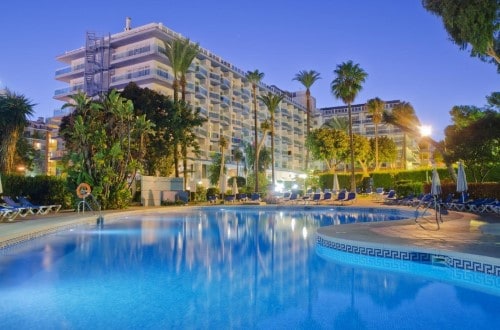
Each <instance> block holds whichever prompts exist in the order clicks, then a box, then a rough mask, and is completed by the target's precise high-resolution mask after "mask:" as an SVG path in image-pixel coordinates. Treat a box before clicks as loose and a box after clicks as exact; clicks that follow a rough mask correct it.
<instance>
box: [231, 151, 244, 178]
mask: <svg viewBox="0 0 500 330" xmlns="http://www.w3.org/2000/svg"><path fill="white" fill-rule="evenodd" d="M233 159H234V161H235V162H236V176H237V177H238V176H240V172H239V171H240V162H241V161H242V160H244V157H243V152H242V151H241V150H240V149H236V150H234V154H233Z"/></svg>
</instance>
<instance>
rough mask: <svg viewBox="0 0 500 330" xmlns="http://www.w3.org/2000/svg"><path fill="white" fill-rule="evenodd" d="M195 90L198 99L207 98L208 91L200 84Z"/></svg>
mask: <svg viewBox="0 0 500 330" xmlns="http://www.w3.org/2000/svg"><path fill="white" fill-rule="evenodd" d="M194 92H195V97H196V98H197V99H206V98H207V95H208V91H207V90H206V89H205V88H203V87H201V86H199V85H198V86H195V88H194Z"/></svg>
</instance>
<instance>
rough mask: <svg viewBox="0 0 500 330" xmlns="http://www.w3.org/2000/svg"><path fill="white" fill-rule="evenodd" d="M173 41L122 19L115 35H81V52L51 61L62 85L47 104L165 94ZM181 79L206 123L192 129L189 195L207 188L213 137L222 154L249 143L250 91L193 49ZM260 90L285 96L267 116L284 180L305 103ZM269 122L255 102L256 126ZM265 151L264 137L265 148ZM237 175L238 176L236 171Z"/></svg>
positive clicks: (238, 73) (299, 148)
mask: <svg viewBox="0 0 500 330" xmlns="http://www.w3.org/2000/svg"><path fill="white" fill-rule="evenodd" d="M174 38H184V37H183V36H182V35H180V34H179V33H177V32H174V31H172V30H170V29H169V28H167V27H165V26H164V25H163V24H161V23H151V24H147V25H144V26H140V27H137V28H131V27H130V20H129V19H127V21H126V26H125V31H123V32H120V33H116V34H113V35H108V36H105V37H99V36H97V35H95V34H94V33H87V34H86V42H85V46H84V47H81V48H79V49H75V50H71V51H68V52H66V53H64V54H62V55H60V56H58V57H57V59H58V60H59V61H60V62H63V63H65V64H66V65H67V67H64V68H61V69H59V70H57V71H56V74H55V78H56V79H57V80H59V81H62V82H64V83H67V84H68V87H66V88H63V89H59V90H56V91H55V95H54V98H55V99H57V100H60V101H63V102H69V101H70V96H71V95H73V94H75V93H77V92H78V91H84V92H86V93H87V94H88V95H96V94H98V93H102V92H107V91H108V90H111V89H117V90H122V89H123V88H124V87H125V86H126V85H127V84H128V83H130V82H134V83H136V84H137V85H138V86H140V87H142V88H145V87H148V88H150V89H152V90H155V91H157V92H160V93H162V94H164V95H169V96H172V95H173V89H172V82H173V72H172V69H171V67H170V65H169V61H168V59H167V57H166V56H165V55H164V50H165V48H164V47H165V46H164V42H165V41H169V40H172V39H174ZM252 70H253V69H252ZM186 78H187V91H188V95H187V101H188V102H189V103H190V104H191V105H192V106H193V107H196V108H198V109H199V110H200V112H201V115H202V116H203V117H205V118H207V122H206V123H205V124H204V125H203V127H200V128H198V129H197V131H196V135H197V137H198V142H199V144H200V149H201V155H200V156H199V157H197V158H196V159H195V158H194V157H191V159H190V160H189V164H188V166H189V172H190V173H192V174H190V175H189V176H190V177H189V179H188V186H190V188H191V189H194V187H195V185H196V183H198V182H200V181H202V182H203V184H204V185H205V186H208V179H207V176H208V173H207V168H208V165H209V164H210V162H211V155H212V153H214V152H219V144H218V143H219V139H220V136H221V135H222V136H224V137H225V138H226V140H227V141H229V145H228V152H227V154H232V152H234V150H236V149H240V150H243V149H244V145H245V144H246V143H250V144H253V141H254V132H253V126H254V120H253V105H252V86H251V84H250V83H249V82H248V80H247V79H246V71H244V70H242V69H240V68H238V67H236V66H234V65H233V64H231V63H229V62H227V61H225V60H224V59H223V58H221V57H220V56H218V55H215V54H213V53H211V52H210V51H208V50H206V49H204V48H201V47H200V52H199V54H198V56H197V57H196V58H195V59H194V61H193V63H192V65H191V69H190V70H189V72H188V74H187V77H186ZM268 92H272V93H275V94H284V95H285V98H284V99H283V101H282V102H281V104H280V106H279V109H277V111H276V113H275V122H274V127H275V149H274V159H275V168H276V179H277V180H278V181H279V180H282V181H290V180H291V179H293V178H294V177H295V175H296V174H298V173H300V172H301V171H302V170H303V168H304V165H305V157H304V155H305V150H304V139H305V131H306V109H305V101H304V102H301V100H302V98H303V95H302V94H303V93H300V92H299V93H285V92H284V91H281V90H280V89H279V88H277V87H275V86H268V85H266V84H264V83H261V84H259V86H258V89H257V94H258V96H259V95H265V94H267V93H268ZM295 95H297V96H298V97H299V98H295V97H294V96H295ZM269 117H270V114H269V111H268V110H267V108H266V106H265V105H264V104H263V103H262V102H258V120H259V126H260V123H261V122H263V121H264V120H266V119H267V118H269ZM270 145H271V143H270V138H268V140H267V143H266V147H268V148H270ZM227 165H228V167H229V176H232V175H235V174H236V163H235V162H234V161H233V160H231V161H230V162H228V164H227ZM239 172H240V175H241V173H242V172H243V171H242V170H241V169H240V171H239ZM181 173H182V169H181Z"/></svg>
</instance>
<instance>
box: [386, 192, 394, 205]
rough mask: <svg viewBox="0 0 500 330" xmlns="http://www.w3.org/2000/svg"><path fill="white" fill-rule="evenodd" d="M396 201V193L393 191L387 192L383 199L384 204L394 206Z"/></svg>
mask: <svg viewBox="0 0 500 330" xmlns="http://www.w3.org/2000/svg"><path fill="white" fill-rule="evenodd" d="M396 201H397V196H396V191H395V190H389V193H388V194H387V196H385V197H384V203H385V204H394V203H396Z"/></svg>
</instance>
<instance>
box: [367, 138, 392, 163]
mask: <svg viewBox="0 0 500 330" xmlns="http://www.w3.org/2000/svg"><path fill="white" fill-rule="evenodd" d="M370 146H371V148H372V150H375V139H370ZM378 152H379V158H378V161H379V162H380V163H393V162H395V161H396V158H397V157H398V150H397V146H396V142H394V140H392V139H390V138H388V137H387V136H381V137H379V138H378ZM380 163H379V164H375V166H374V167H375V168H380ZM377 165H378V166H377Z"/></svg>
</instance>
